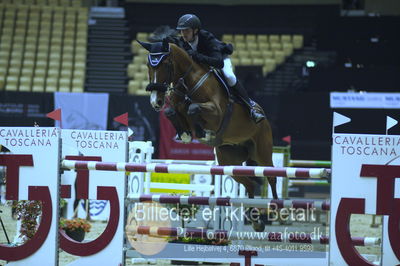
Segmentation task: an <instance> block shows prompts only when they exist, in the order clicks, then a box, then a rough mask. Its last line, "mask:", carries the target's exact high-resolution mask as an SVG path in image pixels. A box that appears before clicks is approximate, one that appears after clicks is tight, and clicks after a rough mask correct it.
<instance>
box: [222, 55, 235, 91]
mask: <svg viewBox="0 0 400 266" xmlns="http://www.w3.org/2000/svg"><path fill="white" fill-rule="evenodd" d="M222 73H224V76H225V78H226V82H227V83H228V85H229V86H230V87H233V86H234V85H235V84H236V76H235V73H233V67H232V62H231V59H230V58H229V57H227V58H225V59H224V67H223V68H222Z"/></svg>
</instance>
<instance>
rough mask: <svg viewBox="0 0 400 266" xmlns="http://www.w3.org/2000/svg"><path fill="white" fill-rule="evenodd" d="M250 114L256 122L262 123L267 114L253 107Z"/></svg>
mask: <svg viewBox="0 0 400 266" xmlns="http://www.w3.org/2000/svg"><path fill="white" fill-rule="evenodd" d="M250 114H251V118H252V119H253V121H254V122H255V123H256V124H258V123H260V122H261V121H262V120H263V119H264V118H265V116H264V115H263V114H262V113H260V112H257V110H255V109H253V108H252V109H251V110H250Z"/></svg>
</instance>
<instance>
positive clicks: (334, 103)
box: [330, 92, 400, 109]
mask: <svg viewBox="0 0 400 266" xmlns="http://www.w3.org/2000/svg"><path fill="white" fill-rule="evenodd" d="M330 103H331V108H367V109H400V93H378V92H368V93H367V92H331V94H330Z"/></svg>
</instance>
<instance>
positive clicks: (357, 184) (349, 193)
mask: <svg viewBox="0 0 400 266" xmlns="http://www.w3.org/2000/svg"><path fill="white" fill-rule="evenodd" d="M332 139H333V146H332V187H331V213H332V215H331V223H330V225H331V227H330V236H329V237H330V254H329V255H330V265H367V264H362V263H363V262H362V261H365V258H363V257H362V256H361V255H360V254H359V253H358V251H357V250H356V249H355V248H354V247H353V245H352V243H351V241H349V239H350V235H351V233H350V232H349V231H347V228H349V227H350V218H349V217H350V215H351V214H378V215H383V216H384V222H383V232H384V233H383V235H382V243H383V247H382V248H383V252H382V254H383V255H382V264H381V265H398V264H399V263H400V260H399V259H397V258H396V256H395V255H394V250H395V249H398V248H399V247H398V246H392V245H391V244H390V243H389V238H390V237H392V239H395V238H396V236H398V233H399V232H398V230H399V228H398V227H397V232H396V231H395V230H393V229H392V231H390V230H389V225H388V218H390V217H391V216H393V219H395V217H394V216H395V214H396V212H397V211H396V209H394V208H395V206H396V204H395V200H396V199H397V200H399V198H397V197H398V195H399V193H396V191H399V190H400V188H399V187H398V186H399V184H400V182H399V181H398V179H399V178H398V177H400V170H397V168H396V167H399V165H400V160H399V156H400V136H385V135H361V134H334V135H333V137H332ZM388 180H390V181H388ZM392 180H393V183H392ZM395 181H397V182H395ZM385 182H386V183H385ZM397 207H398V206H397ZM347 218H348V220H347ZM393 219H392V220H393ZM352 228H354V225H353V226H352ZM393 231H395V232H393ZM353 236H359V235H353ZM365 236H368V235H365Z"/></svg>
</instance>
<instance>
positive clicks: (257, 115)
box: [232, 81, 265, 123]
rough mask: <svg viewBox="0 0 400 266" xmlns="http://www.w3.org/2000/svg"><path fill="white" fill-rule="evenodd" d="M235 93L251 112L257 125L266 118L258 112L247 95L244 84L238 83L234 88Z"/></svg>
mask: <svg viewBox="0 0 400 266" xmlns="http://www.w3.org/2000/svg"><path fill="white" fill-rule="evenodd" d="M232 89H234V91H235V92H236V93H237V94H238V96H239V97H240V98H241V99H242V101H243V102H244V103H245V105H246V106H247V108H248V109H249V111H250V116H251V118H252V119H253V121H254V122H255V123H259V122H261V120H263V119H264V118H265V116H264V114H263V113H261V112H260V111H258V110H257V109H256V108H254V107H255V104H254V102H253V104H252V101H251V100H250V97H249V95H248V94H247V91H246V89H245V88H244V87H243V86H242V84H241V83H240V82H239V81H237V82H236V84H235V85H234V86H233V87H232Z"/></svg>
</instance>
